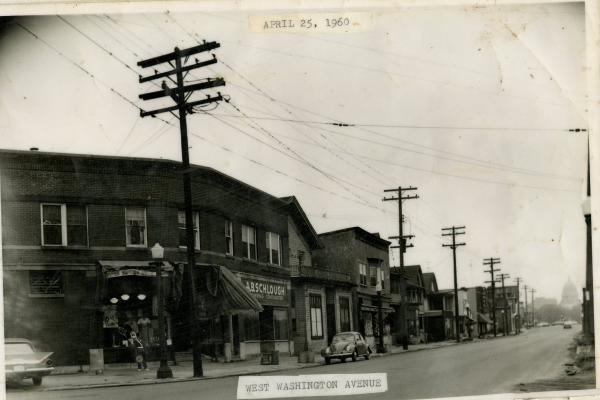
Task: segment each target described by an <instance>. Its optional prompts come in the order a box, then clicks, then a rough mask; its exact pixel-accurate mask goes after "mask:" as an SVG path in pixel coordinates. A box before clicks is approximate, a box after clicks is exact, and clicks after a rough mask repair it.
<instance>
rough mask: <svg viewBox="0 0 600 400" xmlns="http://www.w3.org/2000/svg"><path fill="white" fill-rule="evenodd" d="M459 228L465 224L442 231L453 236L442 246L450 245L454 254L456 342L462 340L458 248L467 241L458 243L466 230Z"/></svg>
mask: <svg viewBox="0 0 600 400" xmlns="http://www.w3.org/2000/svg"><path fill="white" fill-rule="evenodd" d="M459 229H465V227H464V226H458V227H457V226H453V227H452V228H442V231H452V232H451V233H442V236H452V244H443V245H442V247H450V248H451V249H452V255H453V256H454V327H455V329H456V342H457V343H458V342H460V323H459V317H460V315H459V314H458V278H457V277H456V248H457V247H458V246H466V243H456V236H457V235H464V234H465V233H464V232H458V230H459Z"/></svg>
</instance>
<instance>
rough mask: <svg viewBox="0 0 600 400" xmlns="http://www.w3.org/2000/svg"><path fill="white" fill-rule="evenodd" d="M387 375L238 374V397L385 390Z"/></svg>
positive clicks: (268, 397) (275, 396)
mask: <svg viewBox="0 0 600 400" xmlns="http://www.w3.org/2000/svg"><path fill="white" fill-rule="evenodd" d="M387 389H388V386H387V374H385V373H383V374H347V375H342V374H335V375H300V376H240V377H239V380H238V390H237V398H238V399H274V398H282V397H307V396H346V395H351V394H364V393H380V392H386V391H387Z"/></svg>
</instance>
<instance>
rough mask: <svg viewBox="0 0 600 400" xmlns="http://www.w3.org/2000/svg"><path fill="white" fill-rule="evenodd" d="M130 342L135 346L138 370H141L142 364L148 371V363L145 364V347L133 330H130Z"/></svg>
mask: <svg viewBox="0 0 600 400" xmlns="http://www.w3.org/2000/svg"><path fill="white" fill-rule="evenodd" d="M130 342H132V343H133V345H134V346H135V361H137V365H138V371H141V370H142V365H143V367H144V369H145V370H146V371H150V370H149V369H148V365H147V364H146V348H145V347H144V345H143V344H142V342H141V341H140V340H139V339H138V338H137V335H136V334H135V332H131V339H130Z"/></svg>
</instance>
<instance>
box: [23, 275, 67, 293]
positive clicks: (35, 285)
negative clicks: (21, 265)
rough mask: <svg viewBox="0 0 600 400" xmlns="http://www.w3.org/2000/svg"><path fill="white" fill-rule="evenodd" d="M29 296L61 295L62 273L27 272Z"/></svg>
mask: <svg viewBox="0 0 600 400" xmlns="http://www.w3.org/2000/svg"><path fill="white" fill-rule="evenodd" d="M29 291H30V293H31V294H61V293H62V292H63V291H62V271H29Z"/></svg>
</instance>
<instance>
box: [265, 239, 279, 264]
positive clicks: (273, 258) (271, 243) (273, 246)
mask: <svg viewBox="0 0 600 400" xmlns="http://www.w3.org/2000/svg"><path fill="white" fill-rule="evenodd" d="M282 247H283V246H282V245H281V236H279V235H278V234H276V233H273V232H267V249H268V250H269V262H270V263H271V264H275V265H281V248H282Z"/></svg>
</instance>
